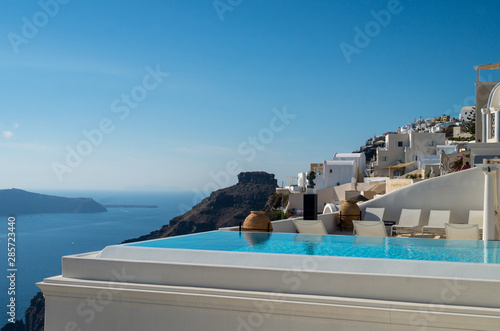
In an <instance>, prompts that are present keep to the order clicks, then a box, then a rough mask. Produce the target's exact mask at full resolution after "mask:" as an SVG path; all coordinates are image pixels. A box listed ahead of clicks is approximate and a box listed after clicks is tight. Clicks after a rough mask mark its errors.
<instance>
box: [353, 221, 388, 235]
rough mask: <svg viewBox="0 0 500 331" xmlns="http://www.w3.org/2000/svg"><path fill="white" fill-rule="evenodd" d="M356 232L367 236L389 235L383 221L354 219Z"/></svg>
mask: <svg viewBox="0 0 500 331" xmlns="http://www.w3.org/2000/svg"><path fill="white" fill-rule="evenodd" d="M352 224H353V225H354V234H355V235H356V236H367V237H387V230H386V229H385V225H384V222H383V221H352Z"/></svg>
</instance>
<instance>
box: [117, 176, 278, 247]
mask: <svg viewBox="0 0 500 331" xmlns="http://www.w3.org/2000/svg"><path fill="white" fill-rule="evenodd" d="M277 187H278V185H277V181H276V179H275V178H274V175H273V174H268V173H266V172H242V173H240V174H239V175H238V184H236V185H233V186H230V187H227V188H224V189H221V190H218V191H215V192H212V194H210V196H209V197H207V198H205V199H203V200H202V201H201V202H200V203H199V204H197V205H196V206H194V207H193V208H192V209H191V210H190V211H188V212H187V213H185V214H183V215H181V216H177V217H175V218H173V219H172V220H171V221H170V223H169V224H168V225H164V226H163V227H162V228H161V229H159V230H156V231H153V232H151V233H150V234H147V235H144V236H141V237H139V238H135V239H130V240H126V241H125V242H134V241H142V240H149V239H156V238H163V237H169V236H176V235H181V234H188V233H195V232H203V231H210V230H216V229H218V228H221V227H226V226H234V225H238V224H239V223H240V222H242V221H243V220H244V219H245V217H247V216H248V214H250V211H252V210H264V207H265V205H266V202H267V199H268V198H269V196H270V195H271V194H273V193H274V192H275V191H276V188H277Z"/></svg>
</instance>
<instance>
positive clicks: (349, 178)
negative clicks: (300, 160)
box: [298, 153, 366, 190]
mask: <svg viewBox="0 0 500 331" xmlns="http://www.w3.org/2000/svg"><path fill="white" fill-rule="evenodd" d="M310 171H314V172H315V173H316V179H314V183H315V184H316V185H315V186H314V188H315V189H317V190H321V189H325V188H329V187H334V186H339V185H342V184H346V183H357V182H362V181H363V179H364V177H365V173H366V157H365V153H337V154H335V155H334V157H333V160H325V161H323V163H311V168H310ZM306 176H307V173H305V172H302V173H299V174H298V186H299V187H306V186H307V178H306Z"/></svg>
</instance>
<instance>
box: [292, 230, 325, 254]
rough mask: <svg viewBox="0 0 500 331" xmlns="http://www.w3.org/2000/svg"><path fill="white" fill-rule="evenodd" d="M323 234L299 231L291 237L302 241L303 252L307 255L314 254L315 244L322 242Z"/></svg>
mask: <svg viewBox="0 0 500 331" xmlns="http://www.w3.org/2000/svg"><path fill="white" fill-rule="evenodd" d="M324 237H325V235H324V234H306V233H299V234H296V235H295V237H294V238H293V240H294V241H302V242H303V245H304V252H305V253H306V254H307V255H315V254H314V251H315V250H316V246H317V245H318V244H320V243H322V242H323V239H324Z"/></svg>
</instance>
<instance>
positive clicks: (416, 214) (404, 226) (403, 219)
mask: <svg viewBox="0 0 500 331" xmlns="http://www.w3.org/2000/svg"><path fill="white" fill-rule="evenodd" d="M421 213H422V210H421V209H401V216H399V222H398V224H394V225H393V226H391V236H394V234H396V235H397V234H399V233H400V231H403V232H404V231H406V232H410V233H412V235H415V231H416V230H417V229H418V228H419V221H420V214H421Z"/></svg>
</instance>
